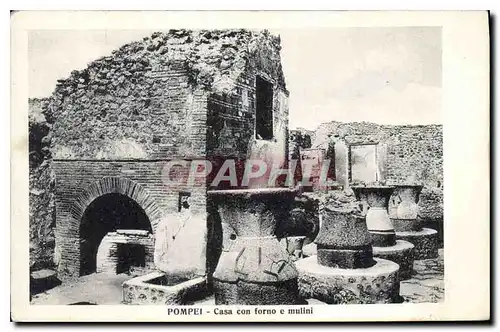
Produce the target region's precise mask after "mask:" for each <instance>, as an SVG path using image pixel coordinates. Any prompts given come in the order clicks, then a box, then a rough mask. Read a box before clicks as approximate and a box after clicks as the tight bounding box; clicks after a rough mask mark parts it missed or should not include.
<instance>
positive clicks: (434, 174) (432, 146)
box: [295, 121, 443, 220]
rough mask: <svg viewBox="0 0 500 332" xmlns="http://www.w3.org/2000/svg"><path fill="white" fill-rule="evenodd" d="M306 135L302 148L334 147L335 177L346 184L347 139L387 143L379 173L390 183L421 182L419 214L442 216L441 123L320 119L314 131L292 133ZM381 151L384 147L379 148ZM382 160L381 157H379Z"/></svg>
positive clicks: (359, 142) (369, 142)
mask: <svg viewBox="0 0 500 332" xmlns="http://www.w3.org/2000/svg"><path fill="white" fill-rule="evenodd" d="M299 134H300V135H301V136H304V137H307V138H308V142H307V145H306V144H304V143H302V142H301V140H297V142H298V143H299V144H301V145H300V147H302V148H310V147H313V148H323V149H325V150H326V149H328V148H329V147H331V146H334V148H335V168H336V180H337V181H339V182H341V183H342V184H344V185H346V186H347V184H348V182H349V180H348V163H349V160H348V158H349V154H348V153H347V152H348V148H347V146H346V143H347V142H350V143H353V144H377V143H378V145H379V146H380V147H382V146H386V149H385V153H380V154H379V159H384V162H381V163H379V173H380V176H381V178H382V179H385V180H386V181H388V182H391V183H410V182H412V183H422V184H424V189H423V190H422V193H421V195H420V202H419V217H420V218H421V219H424V220H427V219H430V220H442V218H443V126H442V125H416V126H413V125H379V124H375V123H369V122H348V123H344V122H338V121H331V122H327V123H323V124H322V125H320V126H319V127H318V128H317V129H316V130H315V131H308V130H305V129H300V130H297V131H296V133H295V135H296V136H298V135H299ZM379 152H383V151H379ZM381 161H382V160H381ZM383 164H385V165H383Z"/></svg>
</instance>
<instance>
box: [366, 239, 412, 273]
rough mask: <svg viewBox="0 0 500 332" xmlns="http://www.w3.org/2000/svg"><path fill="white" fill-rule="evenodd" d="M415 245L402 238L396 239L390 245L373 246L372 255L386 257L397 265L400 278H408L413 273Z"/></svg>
mask: <svg viewBox="0 0 500 332" xmlns="http://www.w3.org/2000/svg"><path fill="white" fill-rule="evenodd" d="M414 251H415V246H414V245H413V244H412V243H410V242H408V241H403V240H397V242H396V244H395V245H394V246H391V247H373V256H374V257H377V258H382V259H387V260H390V261H392V262H394V263H397V264H398V265H399V278H400V280H406V279H410V278H411V276H412V273H413V261H414Z"/></svg>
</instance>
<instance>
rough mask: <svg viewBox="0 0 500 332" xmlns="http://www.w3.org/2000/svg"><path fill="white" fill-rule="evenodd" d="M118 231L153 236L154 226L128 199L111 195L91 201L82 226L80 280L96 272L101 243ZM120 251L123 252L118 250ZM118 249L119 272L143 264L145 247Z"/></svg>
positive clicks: (132, 201)
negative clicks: (152, 227) (138, 231)
mask: <svg viewBox="0 0 500 332" xmlns="http://www.w3.org/2000/svg"><path fill="white" fill-rule="evenodd" d="M118 229H129V230H143V231H147V232H149V233H152V229H151V223H150V221H149V218H148V217H147V215H146V213H145V211H144V210H143V209H142V207H141V206H140V205H139V204H138V203H137V202H135V201H134V200H132V199H131V198H129V197H128V196H126V195H123V194H118V193H110V194H105V195H102V196H100V197H98V198H96V199H95V200H94V201H92V202H91V203H90V204H89V206H88V207H87V209H86V210H85V213H84V214H83V217H82V220H81V224H80V276H83V275H87V274H91V273H94V272H96V269H97V251H98V248H99V245H100V244H101V241H102V240H103V238H104V237H105V236H106V234H108V233H110V232H114V231H116V230H118ZM119 247H120V248H119ZM119 247H117V250H118V251H119V252H117V255H118V256H117V257H118V259H119V261H120V262H121V263H120V264H119V266H120V269H124V268H125V267H126V266H129V265H130V264H131V263H134V264H136V263H137V261H139V263H141V260H144V259H145V258H144V256H145V253H144V246H142V249H139V248H140V246H134V245H131V244H127V245H123V246H119Z"/></svg>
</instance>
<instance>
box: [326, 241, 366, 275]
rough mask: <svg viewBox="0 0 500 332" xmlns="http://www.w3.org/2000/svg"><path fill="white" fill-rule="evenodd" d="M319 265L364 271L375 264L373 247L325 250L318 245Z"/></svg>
mask: <svg viewBox="0 0 500 332" xmlns="http://www.w3.org/2000/svg"><path fill="white" fill-rule="evenodd" d="M317 255H318V256H317V257H318V264H319V265H323V266H328V267H333V268H340V269H364V268H368V267H370V266H373V265H374V264H375V261H374V260H373V253H372V247H371V245H368V246H365V247H362V248H360V249H323V248H321V246H319V245H318V250H317Z"/></svg>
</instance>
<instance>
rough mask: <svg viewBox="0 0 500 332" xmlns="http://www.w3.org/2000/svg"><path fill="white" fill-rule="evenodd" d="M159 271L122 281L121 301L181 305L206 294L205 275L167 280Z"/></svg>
mask: <svg viewBox="0 0 500 332" xmlns="http://www.w3.org/2000/svg"><path fill="white" fill-rule="evenodd" d="M168 278H169V277H168V276H167V275H165V274H164V273H161V272H152V273H150V274H147V275H144V276H140V277H137V278H134V279H131V280H128V281H126V282H124V283H123V302H124V303H126V304H145V305H182V304H189V303H190V302H192V301H194V300H197V299H200V298H202V297H204V296H206V295H207V294H208V291H207V282H206V278H205V277H199V278H195V279H191V280H185V279H177V280H168Z"/></svg>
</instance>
